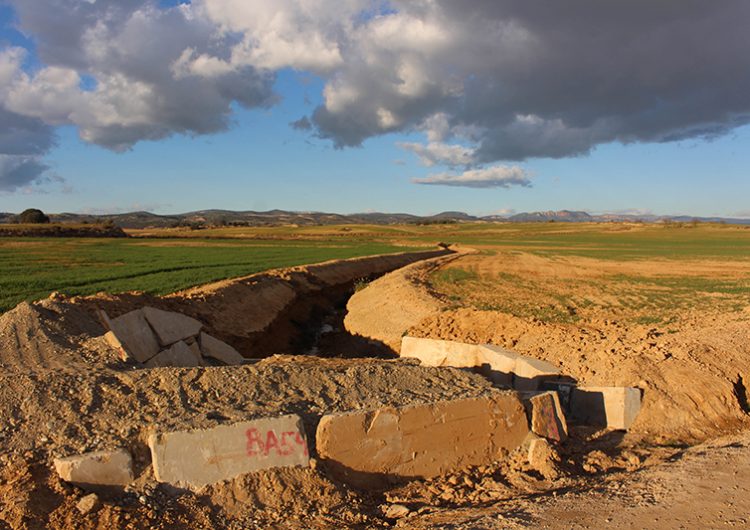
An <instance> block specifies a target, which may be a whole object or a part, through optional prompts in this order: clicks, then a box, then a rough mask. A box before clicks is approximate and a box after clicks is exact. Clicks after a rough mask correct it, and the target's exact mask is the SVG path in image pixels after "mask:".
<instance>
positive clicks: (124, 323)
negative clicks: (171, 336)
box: [110, 309, 160, 363]
mask: <svg viewBox="0 0 750 530" xmlns="http://www.w3.org/2000/svg"><path fill="white" fill-rule="evenodd" d="M110 327H111V330H112V333H113V334H114V336H115V338H116V339H117V340H118V341H119V342H120V343H121V345H122V346H123V347H124V348H125V350H126V351H127V353H128V354H129V355H130V356H131V357H132V358H133V359H135V360H136V361H138V362H139V363H145V362H146V361H148V360H149V359H151V358H152V357H153V356H154V355H156V354H157V353H159V349H160V348H159V342H158V341H157V340H156V335H154V332H153V331H152V330H151V326H149V325H148V322H146V318H145V316H144V314H143V312H142V311H141V310H140V309H138V310H136V311H131V312H130V313H125V314H124V315H122V316H120V317H117V318H113V319H112V320H111V321H110Z"/></svg>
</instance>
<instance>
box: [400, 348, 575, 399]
mask: <svg viewBox="0 0 750 530" xmlns="http://www.w3.org/2000/svg"><path fill="white" fill-rule="evenodd" d="M400 355H401V357H413V358H416V359H419V360H420V361H421V363H422V365H424V366H451V367H454V368H475V369H477V370H478V371H479V372H480V373H482V374H483V375H484V376H485V377H487V378H488V379H490V380H491V381H492V382H493V383H495V384H497V385H500V386H506V387H509V388H511V387H512V388H514V389H516V390H520V391H534V390H538V389H539V387H540V386H541V384H542V383H543V382H544V381H547V380H550V379H557V378H559V377H560V370H559V369H558V368H557V367H556V366H554V365H553V364H550V363H548V362H545V361H541V360H539V359H534V358H532V357H525V356H523V355H519V354H517V353H516V352H514V351H511V350H508V349H505V348H503V347H501V346H495V345H493V344H465V343H462V342H454V341H449V340H436V339H423V338H416V337H404V338H403V339H402V340H401V353H400Z"/></svg>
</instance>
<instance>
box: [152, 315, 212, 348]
mask: <svg viewBox="0 0 750 530" xmlns="http://www.w3.org/2000/svg"><path fill="white" fill-rule="evenodd" d="M142 311H143V314H144V316H145V317H146V320H148V323H149V324H151V327H152V328H153V329H154V331H155V332H156V336H157V338H158V339H159V344H161V345H162V346H169V345H171V344H174V343H175V342H177V341H180V340H185V339H189V338H190V337H195V336H197V335H198V333H200V330H201V328H202V327H203V324H201V323H200V322H199V321H197V320H196V319H194V318H191V317H189V316H186V315H182V314H180V313H175V312H173V311H163V310H161V309H156V308H154V307H144V308H143V309H142Z"/></svg>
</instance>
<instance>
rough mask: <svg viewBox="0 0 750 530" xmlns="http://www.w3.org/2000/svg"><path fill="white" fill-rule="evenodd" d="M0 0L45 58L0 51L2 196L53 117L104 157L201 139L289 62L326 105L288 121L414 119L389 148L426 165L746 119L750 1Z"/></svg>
mask: <svg viewBox="0 0 750 530" xmlns="http://www.w3.org/2000/svg"><path fill="white" fill-rule="evenodd" d="M10 4H11V5H12V6H13V7H14V9H15V12H16V14H17V16H18V26H19V29H20V30H21V31H23V32H24V33H25V34H26V35H29V36H30V37H31V38H32V39H33V41H34V43H35V45H36V53H37V55H38V59H39V61H40V62H41V64H42V66H41V67H34V68H31V67H29V66H28V65H27V64H26V63H25V61H26V59H27V58H26V52H25V51H24V50H22V49H20V48H13V47H6V48H4V49H0V113H2V114H1V115H0V124H1V125H0V156H1V157H2V162H1V163H0V167H2V168H3V169H2V170H0V171H1V172H0V189H6V190H7V189H13V188H14V187H17V186H19V183H22V181H24V180H26V181H27V182H28V181H31V180H33V179H34V178H37V177H38V176H39V175H41V174H42V173H43V172H44V168H45V164H44V162H43V161H42V158H41V157H43V155H44V154H45V153H46V152H48V151H49V149H50V148H51V147H52V146H53V145H54V127H56V126H58V125H74V126H76V127H77V128H78V130H79V133H80V136H81V138H83V139H84V140H85V141H87V142H91V143H94V144H98V145H101V146H103V147H106V148H109V149H113V150H116V151H122V150H127V149H129V148H130V147H132V146H133V145H134V144H135V143H137V142H139V141H143V140H158V139H161V138H165V137H167V136H169V135H172V134H188V135H201V134H211V133H215V132H217V131H222V130H225V129H226V128H227V127H229V126H230V125H231V113H232V107H233V105H235V104H239V105H242V106H244V107H246V108H256V107H267V106H270V105H273V104H274V103H275V101H277V98H278V95H276V94H274V93H273V83H274V80H275V75H276V72H278V70H280V69H284V68H292V69H296V70H300V71H307V72H311V73H314V74H316V75H318V76H321V77H322V78H323V79H324V80H325V88H324V91H323V104H322V105H320V106H319V107H318V108H317V109H315V111H314V112H313V113H312V114H311V115H310V116H309V117H306V119H305V120H302V119H301V120H299V121H297V122H295V124H294V126H296V127H297V128H300V129H303V130H310V132H311V133H312V134H316V135H318V136H320V137H322V138H327V139H329V140H330V141H331V142H333V144H334V145H336V146H338V147H347V146H357V145H360V144H361V143H362V142H363V141H365V140H366V139H367V138H370V137H373V136H378V135H383V134H388V133H394V132H408V133H413V132H421V133H423V134H424V135H425V137H426V138H425V142H424V143H416V142H409V143H405V144H403V145H402V147H404V148H405V149H407V150H409V151H412V152H414V153H415V154H416V155H417V156H418V158H419V159H420V161H421V162H422V163H423V164H425V165H428V166H429V165H443V166H448V167H462V166H463V167H466V168H474V169H476V168H480V169H481V168H485V169H488V167H491V165H492V164H494V163H497V162H509V161H514V162H519V161H524V160H527V159H530V158H537V157H543V158H561V157H570V156H579V155H584V154H586V153H588V152H590V151H591V150H592V149H593V148H595V147H596V146H597V145H600V144H603V143H609V142H622V143H632V142H669V141H675V140H681V139H686V138H711V137H715V136H719V135H722V134H726V133H727V132H728V131H730V130H731V129H733V128H735V127H738V126H740V125H744V124H747V123H748V122H750V54H748V53H747V49H749V48H750V32H748V31H747V27H748V24H749V23H750V2H747V1H746V0H723V1H722V2H706V1H705V0H681V1H676V0H665V1H660V2H655V1H653V0H627V1H626V0H616V1H611V2H602V1H601V0H570V1H568V2H544V3H539V2H528V1H525V0H468V1H466V2H456V1H453V0H408V1H407V0H391V1H385V0H371V1H368V0H297V1H293V0H255V1H253V2H247V1H245V0H194V1H193V2H192V3H191V4H189V5H180V6H176V7H170V8H162V7H159V5H158V2H156V1H155V0H97V1H95V2H94V1H91V0H47V1H45V2H39V1H38V0H10ZM485 166H487V167H485ZM472 170H473V169H469V171H472ZM467 172H468V171H467ZM440 176H441V175H436V176H434V177H431V178H433V180H435V181H439V180H441V178H439V177H440Z"/></svg>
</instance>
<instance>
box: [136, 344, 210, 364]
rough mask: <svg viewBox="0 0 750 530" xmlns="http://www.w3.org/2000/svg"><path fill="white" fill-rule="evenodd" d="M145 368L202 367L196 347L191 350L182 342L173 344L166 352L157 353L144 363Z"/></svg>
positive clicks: (201, 360) (198, 350)
mask: <svg viewBox="0 0 750 530" xmlns="http://www.w3.org/2000/svg"><path fill="white" fill-rule="evenodd" d="M145 366H146V368H164V367H167V366H176V367H181V368H189V367H192V366H203V359H201V354H200V349H198V346H197V345H193V347H192V348H191V347H190V346H188V345H187V344H185V343H184V342H182V341H179V342H177V343H175V344H174V345H173V346H172V347H171V348H169V349H168V350H164V351H161V352H159V353H158V354H157V355H155V356H154V357H152V358H151V359H149V360H148V361H147V362H146V363H145Z"/></svg>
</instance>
